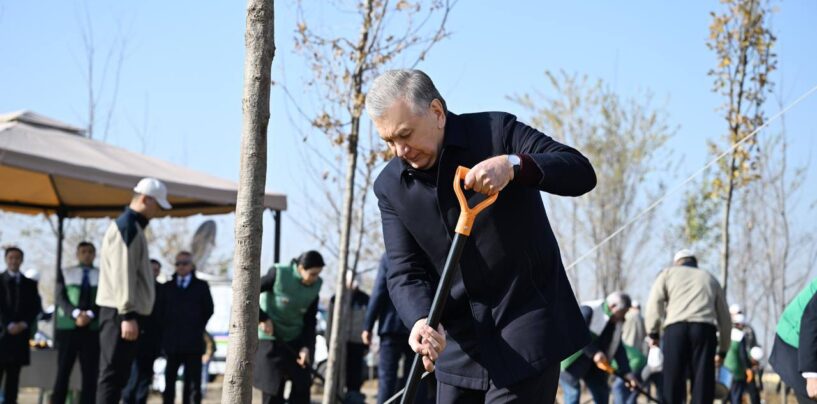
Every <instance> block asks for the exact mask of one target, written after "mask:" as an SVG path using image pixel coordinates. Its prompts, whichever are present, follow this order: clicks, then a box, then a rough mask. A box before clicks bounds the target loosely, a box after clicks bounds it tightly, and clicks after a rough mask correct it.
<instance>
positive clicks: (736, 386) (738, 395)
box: [729, 380, 746, 404]
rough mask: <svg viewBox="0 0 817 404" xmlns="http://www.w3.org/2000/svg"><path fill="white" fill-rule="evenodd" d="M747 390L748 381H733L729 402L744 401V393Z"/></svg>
mask: <svg viewBox="0 0 817 404" xmlns="http://www.w3.org/2000/svg"><path fill="white" fill-rule="evenodd" d="M745 392H746V381H745V380H735V381H733V382H732V387H731V388H730V389H729V402H730V403H732V404H741V403H742V402H743V400H742V398H743V393H745Z"/></svg>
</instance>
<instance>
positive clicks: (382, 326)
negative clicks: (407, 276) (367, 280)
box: [363, 254, 409, 338]
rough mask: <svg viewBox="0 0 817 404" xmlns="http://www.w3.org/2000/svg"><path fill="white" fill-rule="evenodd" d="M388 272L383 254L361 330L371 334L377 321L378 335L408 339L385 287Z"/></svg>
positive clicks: (406, 329)
mask: <svg viewBox="0 0 817 404" xmlns="http://www.w3.org/2000/svg"><path fill="white" fill-rule="evenodd" d="M388 271H389V266H388V259H387V258H386V255H385V254H384V255H383V257H382V258H381V259H380V268H378V269H377V278H375V281H374V286H373V287H372V296H371V298H370V299H369V307H367V308H366V320H365V321H364V323H363V328H364V329H365V330H367V331H370V332H371V331H372V330H373V329H374V323H375V321H377V334H378V335H395V336H406V337H407V338H408V334H409V330H408V328H406V326H405V324H403V320H401V319H400V316H398V315H397V309H395V308H394V303H392V301H391V298H390V297H389V289H388V287H386V276H387V274H388Z"/></svg>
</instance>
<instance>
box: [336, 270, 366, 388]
mask: <svg viewBox="0 0 817 404" xmlns="http://www.w3.org/2000/svg"><path fill="white" fill-rule="evenodd" d="M359 286H360V285H359V283H358V281H357V280H356V279H354V274H353V273H352V271H347V272H346V287H347V288H349V291H350V292H352V293H351V298H350V300H351V302H350V307H349V311H348V313H347V315H348V317H347V318H346V319H345V321H344V322H346V323H349V325H348V326H346V327H345V332H346V370H345V374H346V401H347V402H350V403H356V402H361V403H362V402H364V401H365V399H366V396H364V395H363V394H362V393H361V392H360V387H361V386H362V385H363V357H364V356H366V349H367V348H368V347H367V344H366V343H364V341H363V336H362V335H361V333H360V330H362V329H363V323H364V322H365V321H366V308H367V307H368V306H369V295H367V294H366V292H364V291H362V290H360V287H359ZM334 308H335V295H332V297H331V298H329V317H328V318H327V321H326V330H327V331H331V330H332V321H333V320H334V318H333V317H332V316H333V313H334ZM326 337H327V338H326V341H327V343H328V342H329V341H331V339H332V335H331V333H329V332H327V336H326Z"/></svg>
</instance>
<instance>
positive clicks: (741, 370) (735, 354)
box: [723, 328, 748, 381]
mask: <svg viewBox="0 0 817 404" xmlns="http://www.w3.org/2000/svg"><path fill="white" fill-rule="evenodd" d="M743 336H744V332H743V331H741V330H738V329H737V328H733V329H732V343H731V344H730V345H729V350H728V351H726V358H724V360H723V366H724V367H725V368H727V369H729V371H731V372H732V380H735V381H743V380H746V366H745V365H744V364H743V363H741V362H740V349H741V348H740V342H741V341H743ZM747 356H748V355H747Z"/></svg>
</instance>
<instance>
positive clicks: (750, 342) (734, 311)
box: [729, 303, 763, 404]
mask: <svg viewBox="0 0 817 404" xmlns="http://www.w3.org/2000/svg"><path fill="white" fill-rule="evenodd" d="M729 314H730V315H731V316H732V322H733V323H734V322H735V319H736V318H739V319H741V320H742V321H741V322H742V325H741V327H742V328H741V332H743V341H744V343H745V345H746V349H747V350H748V352H749V353H750V355H749V368H748V369H747V370H748V371H749V372H751V377H749V374H748V373H747V379H746V390H745V392H746V394H747V395H748V396H749V402H750V403H751V404H760V390H762V385H760V383H762V382H763V380H762V379H761V375H762V369H761V367H760V358H762V353H763V350H762V349H761V348H760V345H759V344H758V339H757V334H755V330H754V328H752V326H751V325H750V324H749V322H748V321H747V320H746V317H745V316H746V313H745V312H744V311H743V307H741V305H739V304H737V303H733V304H731V305H729ZM738 316H741V317H738ZM753 352H755V353H760V354H761V355H760V358H755V357H754V355H753V354H752V353H753Z"/></svg>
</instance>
